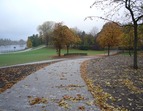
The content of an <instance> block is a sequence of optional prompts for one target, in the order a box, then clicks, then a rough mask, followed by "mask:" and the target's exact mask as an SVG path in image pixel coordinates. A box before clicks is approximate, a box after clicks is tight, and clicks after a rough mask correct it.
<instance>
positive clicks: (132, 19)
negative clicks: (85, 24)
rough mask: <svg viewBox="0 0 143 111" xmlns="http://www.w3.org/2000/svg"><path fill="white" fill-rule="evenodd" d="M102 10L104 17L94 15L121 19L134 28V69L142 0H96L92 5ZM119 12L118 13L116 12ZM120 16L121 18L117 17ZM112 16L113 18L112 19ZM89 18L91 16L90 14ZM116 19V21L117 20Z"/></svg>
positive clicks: (142, 15)
mask: <svg viewBox="0 0 143 111" xmlns="http://www.w3.org/2000/svg"><path fill="white" fill-rule="evenodd" d="M93 6H96V7H98V8H100V9H101V10H104V11H105V13H104V15H105V16H104V17H99V16H94V17H97V18H101V19H104V20H108V21H118V20H119V21H120V22H121V21H122V20H123V21H122V23H125V22H126V23H127V24H128V23H131V24H132V25H133V28H134V37H133V38H134V63H133V67H134V69H137V68H138V65H137V46H138V25H139V24H140V23H141V20H142V18H143V2H142V0H96V1H95V2H94V3H93V5H92V6H91V7H93ZM118 12H119V13H118ZM118 16H120V17H121V18H119V17H118ZM113 17H114V19H113ZM89 18H92V16H90V17H89ZM125 18H126V20H125ZM119 21H118V22H119Z"/></svg>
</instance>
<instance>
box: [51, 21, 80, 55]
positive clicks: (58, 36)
mask: <svg viewBox="0 0 143 111" xmlns="http://www.w3.org/2000/svg"><path fill="white" fill-rule="evenodd" d="M53 41H54V45H55V47H56V49H57V52H58V55H59V56H60V55H61V49H62V48H63V47H64V46H66V48H67V53H69V47H70V45H72V44H74V43H77V42H79V41H80V39H79V37H78V36H77V35H76V34H75V33H74V32H73V31H72V30H71V29H69V28H68V27H67V26H65V25H63V24H62V23H57V24H56V25H55V28H54V36H53Z"/></svg>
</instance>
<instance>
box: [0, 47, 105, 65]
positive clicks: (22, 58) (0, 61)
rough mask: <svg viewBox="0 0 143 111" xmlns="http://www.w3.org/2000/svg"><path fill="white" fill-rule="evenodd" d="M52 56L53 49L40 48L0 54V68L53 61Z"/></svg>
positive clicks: (89, 53)
mask: <svg viewBox="0 0 143 111" xmlns="http://www.w3.org/2000/svg"><path fill="white" fill-rule="evenodd" d="M65 53H66V50H65V49H64V50H62V54H65ZM69 53H88V55H96V54H103V53H104V51H92V50H87V51H83V50H77V49H71V50H70V51H69ZM53 56H57V53H56V50H55V49H53V48H46V47H45V48H41V49H37V50H31V51H27V52H20V53H9V54H0V66H9V65H16V64H22V63H29V62H36V61H42V60H50V59H53V58H52V57H53Z"/></svg>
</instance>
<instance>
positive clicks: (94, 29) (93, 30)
mask: <svg viewBox="0 0 143 111" xmlns="http://www.w3.org/2000/svg"><path fill="white" fill-rule="evenodd" d="M97 33H98V28H97V27H93V28H92V29H91V31H90V34H91V35H93V36H94V37H95V36H96V34H97Z"/></svg>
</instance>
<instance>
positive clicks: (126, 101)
mask: <svg viewBox="0 0 143 111" xmlns="http://www.w3.org/2000/svg"><path fill="white" fill-rule="evenodd" d="M138 65H139V69H138V70H134V69H133V68H132V66H133V58H132V57H129V56H124V55H115V56H110V57H105V58H99V59H93V60H90V61H86V62H85V63H83V64H82V67H81V69H82V70H83V69H86V70H85V71H82V72H83V73H84V76H83V78H84V79H85V81H86V83H88V87H90V88H89V90H90V91H91V92H92V94H93V96H94V97H95V104H96V105H99V106H100V108H101V109H102V110H105V111H108V110H113V111H114V110H115V109H116V110H119V111H120V110H123V111H124V110H125V111H126V110H127V111H128V110H129V111H143V57H142V56H140V57H139V58H138ZM89 84H90V85H89ZM98 94H99V95H98Z"/></svg>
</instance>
